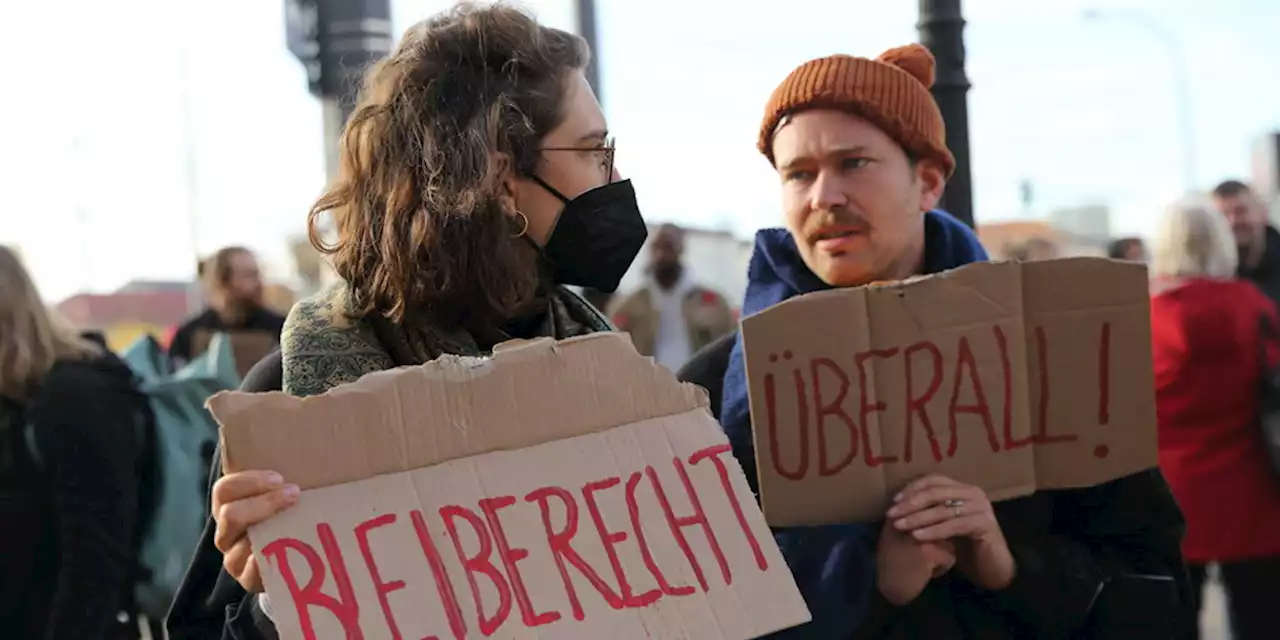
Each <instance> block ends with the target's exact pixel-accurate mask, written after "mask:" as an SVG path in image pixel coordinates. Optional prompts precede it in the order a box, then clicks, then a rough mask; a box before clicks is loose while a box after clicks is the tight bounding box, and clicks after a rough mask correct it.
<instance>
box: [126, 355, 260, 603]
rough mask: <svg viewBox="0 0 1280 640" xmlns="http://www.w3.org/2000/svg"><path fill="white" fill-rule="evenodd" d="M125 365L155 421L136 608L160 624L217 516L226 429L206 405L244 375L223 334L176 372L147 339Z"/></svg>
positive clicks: (146, 436) (150, 429)
mask: <svg viewBox="0 0 1280 640" xmlns="http://www.w3.org/2000/svg"><path fill="white" fill-rule="evenodd" d="M121 359H123V360H124V361H125V363H126V364H128V365H129V367H130V368H131V369H133V371H134V373H135V374H137V376H138V378H139V385H138V386H139V389H140V390H141V391H142V393H143V394H145V395H146V397H147V399H148V401H149V403H150V405H151V410H152V411H151V413H152V414H153V416H154V418H153V419H152V420H150V421H149V422H150V424H149V425H147V426H146V428H145V429H143V431H144V433H140V434H139V435H140V437H141V438H143V442H144V450H145V451H146V452H147V454H148V455H147V456H146V458H145V459H146V460H147V461H148V463H147V464H145V465H144V466H145V468H144V469H143V470H142V478H141V487H142V496H141V499H140V507H141V509H140V510H141V513H143V514H145V517H144V519H143V520H142V522H141V532H140V535H139V539H140V540H141V547H140V549H139V556H138V562H139V568H140V575H139V577H138V580H137V581H136V582H135V584H134V599H135V600H134V602H135V606H136V607H137V608H138V613H141V614H143V615H145V616H147V617H148V618H150V619H152V620H163V619H164V617H165V615H166V614H167V613H168V609H169V604H170V603H171V602H172V600H173V597H174V594H176V593H177V591H178V586H179V585H180V584H181V583H182V578H183V576H184V575H185V574H186V570H187V565H188V564H190V562H191V557H192V555H193V554H194V553H195V550H196V546H197V545H198V544H199V542H200V536H201V534H202V532H203V530H204V525H205V520H206V519H207V518H208V515H209V498H208V487H209V484H208V482H209V467H210V463H211V462H212V459H213V455H214V451H215V450H216V448H217V441H218V425H217V423H216V422H215V421H214V419H213V416H212V415H210V413H209V411H208V410H207V409H205V406H204V403H205V401H206V400H208V399H209V397H210V396H212V395H213V394H215V393H217V392H219V391H224V390H232V389H236V388H237V387H239V386H240V375H239V373H238V372H237V370H236V363H235V356H234V355H233V353H232V350H231V340H230V337H229V336H227V335H226V334H225V333H219V334H217V335H215V336H214V337H213V340H212V341H211V342H210V343H209V347H208V349H206V350H205V352H204V353H203V354H201V355H200V356H198V357H196V358H194V359H193V360H191V361H190V362H188V363H187V364H186V365H185V366H183V367H182V368H180V369H178V370H177V371H174V369H173V364H172V362H171V361H170V359H169V355H168V353H166V352H165V350H164V349H163V348H162V347H161V346H160V345H159V343H157V342H156V340H155V338H152V337H151V336H146V337H143V338H140V339H138V340H137V341H136V342H134V343H133V344H132V345H130V346H129V347H128V348H126V349H125V350H124V353H122V354H121Z"/></svg>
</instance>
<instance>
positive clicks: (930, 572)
mask: <svg viewBox="0 0 1280 640" xmlns="http://www.w3.org/2000/svg"><path fill="white" fill-rule="evenodd" d="M955 563H956V548H955V545H954V544H952V543H951V541H950V540H945V539H944V540H938V541H936V542H920V541H917V540H916V539H914V538H913V537H912V536H911V535H910V534H908V533H904V532H902V531H899V530H898V529H897V528H895V527H894V526H893V521H892V520H885V523H884V530H883V531H881V532H880V543H879V544H878V545H877V546H876V587H877V588H878V589H880V593H881V594H882V595H884V597H885V599H886V600H888V601H889V602H890V603H892V604H894V605H895V606H902V605H905V604H907V603H909V602H911V601H912V600H915V599H916V597H917V596H919V595H920V592H921V591H924V588H925V586H926V585H928V584H929V581H930V580H933V579H934V578H936V577H938V576H941V575H943V574H945V573H946V572H948V571H950V570H951V567H952V566H953V565H955Z"/></svg>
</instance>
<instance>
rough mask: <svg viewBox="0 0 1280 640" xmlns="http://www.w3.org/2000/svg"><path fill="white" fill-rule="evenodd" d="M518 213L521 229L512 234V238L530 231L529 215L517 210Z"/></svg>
mask: <svg viewBox="0 0 1280 640" xmlns="http://www.w3.org/2000/svg"><path fill="white" fill-rule="evenodd" d="M516 215H517V216H520V231H518V232H516V233H514V234H512V235H511V237H512V238H519V237H521V236H523V235H524V234H526V233H528V232H529V216H526V215H525V214H523V213H521V212H520V211H516Z"/></svg>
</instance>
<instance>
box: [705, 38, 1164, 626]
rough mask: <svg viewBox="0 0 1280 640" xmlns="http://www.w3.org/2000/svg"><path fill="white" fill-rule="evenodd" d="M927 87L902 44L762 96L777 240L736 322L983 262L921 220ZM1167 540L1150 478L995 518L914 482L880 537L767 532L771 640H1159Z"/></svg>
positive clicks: (732, 360)
mask: <svg viewBox="0 0 1280 640" xmlns="http://www.w3.org/2000/svg"><path fill="white" fill-rule="evenodd" d="M933 75H934V59H933V56H932V55H930V53H929V51H928V50H927V49H925V48H924V47H922V46H919V45H908V46H905V47H900V48H896V49H892V50H890V51H888V52H886V53H884V54H883V55H881V56H880V57H878V58H875V59H868V58H855V57H851V56H845V55H835V56H830V57H826V58H820V59H817V60H811V61H809V62H806V63H804V64H802V65H800V66H799V67H798V68H796V69H795V70H794V71H792V72H791V74H790V75H789V76H787V78H786V79H785V80H783V82H782V84H781V85H779V86H778V88H777V89H776V90H775V91H774V92H773V95H772V96H771V97H770V99H769V102H768V105H767V106H766V108H765V114H764V119H763V121H762V123H761V126H760V131H759V138H758V143H759V149H760V151H761V152H762V153H763V154H764V155H765V157H766V158H767V159H768V160H769V162H770V163H771V164H772V165H773V166H774V168H775V169H776V170H777V173H778V176H779V179H780V180H781V183H782V205H783V212H784V216H785V221H786V228H785V229H762V230H761V231H760V232H759V233H758V234H757V236H756V244H755V251H754V254H753V255H752V258H751V264H750V268H749V272H748V286H747V293H746V297H745V300H744V302H743V313H744V314H751V313H756V312H759V311H761V310H763V309H766V308H768V307H770V306H772V305H775V304H778V303H780V302H782V301H784V300H786V299H788V298H791V297H795V296H799V295H804V294H806V293H811V292H816V291H821V290H825V289H831V288H834V287H852V286H859V285H864V284H868V283H872V282H875V281H880V280H900V279H904V278H908V277H911V276H914V275H918V274H925V273H936V272H939V271H944V270H947V269H952V268H955V267H959V266H962V265H964V264H968V263H971V262H975V261H983V260H986V259H987V255H986V252H985V251H983V249H982V246H981V245H980V244H979V242H978V239H977V237H976V236H975V235H974V233H973V231H972V230H971V229H969V228H968V227H966V226H965V225H964V224H963V223H960V222H959V221H957V220H956V219H955V218H953V217H952V216H950V215H949V214H947V213H945V212H942V211H938V210H934V207H935V206H936V204H937V202H938V199H939V198H940V197H941V195H942V191H943V188H944V186H945V184H946V179H947V178H948V177H949V176H950V174H951V172H952V171H953V169H954V168H955V160H954V158H953V157H952V155H951V153H950V152H949V151H948V150H947V148H946V143H945V140H946V136H945V128H944V124H943V120H942V115H941V113H940V112H939V110H938V106H937V104H936V103H935V102H934V100H933V97H932V95H931V94H930V92H929V88H930V86H931V85H932V83H933ZM719 348H720V349H727V350H728V352H729V353H728V365H727V369H722V371H723V375H722V377H721V378H720V379H719V380H717V379H716V374H715V372H714V371H711V370H712V369H714V367H707V369H708V372H705V373H704V375H705V376H706V377H707V380H706V381H705V382H706V384H704V386H708V387H709V388H711V389H716V388H721V389H722V393H723V401H722V405H721V406H722V409H721V414H720V416H719V418H720V422H721V424H722V425H723V427H724V429H725V432H726V433H727V434H728V436H729V439H730V442H731V443H732V444H733V449H734V454H735V456H736V457H737V458H738V460H739V462H740V463H741V464H742V466H743V468H744V470H745V471H746V473H747V477H748V478H749V479H750V481H751V482H755V481H756V473H755V469H756V464H755V453H754V448H753V439H752V426H751V416H750V411H749V406H748V401H747V380H746V373H745V361H744V358H743V351H742V344H741V338H740V337H737V338H734V339H733V340H732V341H725V343H724V344H723V345H721V346H720V347H719ZM709 349H710V348H709ZM701 361H708V362H723V361H724V356H723V353H720V354H719V355H717V354H711V353H707V352H704V353H702V354H699V355H698V356H695V358H694V361H693V362H691V363H690V366H689V367H686V370H687V371H688V370H696V369H698V367H699V366H700V365H699V362H701ZM722 366H723V365H722ZM686 379H689V380H691V381H693V382H699V383H702V382H703V381H701V380H697V379H694V377H693V376H689V377H686ZM721 381H722V382H723V386H722V387H720V386H719V385H718V384H717V383H719V382H721ZM753 488H754V486H753ZM1080 505H1088V507H1087V510H1085V509H1086V508H1085V507H1081V506H1080ZM1076 510H1079V511H1076ZM1139 513H1142V514H1143V515H1142V516H1141V518H1140V519H1139V516H1138V514H1139ZM1181 526H1182V521H1181V515H1180V513H1179V511H1178V508H1177V506H1176V505H1175V504H1174V502H1173V500H1172V498H1171V496H1170V495H1169V492H1168V489H1167V487H1166V486H1165V484H1164V481H1163V480H1162V479H1161V478H1160V476H1159V473H1158V472H1152V473H1148V474H1138V475H1136V476H1130V477H1129V478H1125V479H1123V480H1120V481H1117V482H1115V483H1111V484H1109V485H1105V486H1102V487H1096V488H1093V489H1086V490H1082V491H1078V492H1056V493H1055V494H1052V495H1051V494H1037V495H1035V496H1032V497H1029V498H1025V499H1022V500H1018V501H1013V502H1004V503H1001V504H1000V505H999V506H998V507H993V505H992V503H991V502H990V500H989V499H988V498H987V496H986V495H985V493H984V492H983V491H982V489H980V488H978V487H975V486H970V485H967V484H965V483H961V482H957V481H955V480H952V479H950V478H947V477H943V476H940V475H932V476H927V477H924V478H921V479H918V480H916V481H915V482H913V483H911V484H909V485H907V486H906V487H905V488H904V489H903V490H902V492H901V493H900V494H899V496H898V499H897V500H896V501H895V504H894V506H893V507H892V508H890V509H889V511H888V512H887V513H886V514H885V519H884V522H883V524H880V525H862V524H848V525H838V526H824V527H807V528H792V529H785V530H778V531H776V537H777V540H778V544H779V547H780V548H781V549H782V552H783V554H784V555H785V556H786V559H787V564H788V566H789V567H790V568H791V571H792V573H793V575H794V576H795V578H796V582H797V584H798V585H799V586H800V590H801V592H802V593H803V595H804V597H805V600H806V602H807V603H808V605H809V609H810V611H811V612H812V614H813V621H812V622H810V623H808V624H806V625H803V626H800V627H796V628H793V629H790V630H787V631H785V632H782V633H780V634H778V636H777V637H785V638H815V639H818V638H822V639H825V638H851V637H859V638H861V637H867V638H930V639H938V640H947V639H950V638H957V639H959V638H1067V637H1098V636H1096V635H1093V634H1092V633H1091V631H1090V630H1093V629H1098V628H1099V627H1098V626H1097V625H1102V627H1101V628H1105V630H1106V631H1107V632H1108V633H1109V634H1110V633H1113V632H1115V631H1116V629H1117V624H1119V623H1118V622H1116V620H1115V619H1112V618H1111V617H1109V616H1108V614H1107V613H1106V612H1119V611H1123V612H1124V613H1123V615H1122V616H1120V618H1117V619H1123V621H1128V622H1130V623H1131V624H1137V625H1139V626H1142V625H1145V627H1143V632H1142V633H1141V634H1138V635H1136V636H1123V635H1121V636H1114V637H1142V638H1153V637H1164V638H1169V637H1173V636H1172V634H1170V633H1165V634H1164V635H1158V634H1160V633H1161V632H1162V631H1163V632H1167V631H1169V630H1170V626H1169V624H1164V623H1169V622H1170V621H1171V620H1173V619H1174V617H1175V616H1174V613H1172V612H1177V611H1181V610H1185V607H1184V604H1185V603H1183V601H1182V600H1180V598H1181V597H1182V593H1186V588H1185V584H1186V579H1185V570H1184V568H1183V565H1182V563H1181V558H1180V555H1179V539H1180V535H1181V533H1180V531H1181ZM1006 533H1007V535H1006ZM1127 574H1143V577H1144V579H1145V578H1150V577H1152V576H1154V578H1152V581H1151V584H1153V585H1155V587H1153V588H1152V589H1150V590H1148V591H1144V592H1143V593H1155V594H1157V597H1154V598H1149V599H1146V600H1142V601H1137V600H1132V599H1129V600H1126V599H1124V593H1125V589H1126V588H1128V587H1127V586H1126V587H1119V588H1117V587H1115V585H1117V584H1121V583H1122V582H1124V581H1123V580H1122V576H1124V575H1127ZM1125 584H1126V585H1127V584H1128V583H1125ZM1144 584H1145V583H1144ZM1180 589H1181V591H1182V593H1180ZM1117 593H1118V594H1119V595H1116V594H1117ZM1115 598H1120V599H1119V600H1117V599H1115ZM1103 603H1107V604H1110V605H1112V606H1106V607H1104V606H1101V605H1102V604H1103ZM1180 607H1182V608H1181V609H1180ZM1134 621H1136V622H1134ZM1170 624H1172V623H1170ZM1126 628H1128V627H1126ZM1184 628H1185V627H1184ZM1149 634H1157V635H1149ZM1107 637H1112V636H1111V635H1108V636H1107Z"/></svg>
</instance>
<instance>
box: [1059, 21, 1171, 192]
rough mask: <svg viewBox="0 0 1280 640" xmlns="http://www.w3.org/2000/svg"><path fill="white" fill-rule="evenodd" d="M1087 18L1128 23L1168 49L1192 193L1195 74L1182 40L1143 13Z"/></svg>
mask: <svg viewBox="0 0 1280 640" xmlns="http://www.w3.org/2000/svg"><path fill="white" fill-rule="evenodd" d="M1083 15H1084V19H1085V20H1087V21H1090V22H1097V21H1099V20H1113V21H1127V22H1129V23H1130V24H1132V25H1134V26H1137V27H1139V28H1141V29H1144V30H1146V31H1147V33H1149V34H1151V35H1152V36H1154V37H1155V38H1156V39H1157V40H1159V41H1160V43H1161V44H1162V45H1163V46H1164V47H1165V50H1166V53H1167V54H1168V56H1169V64H1170V66H1171V67H1172V68H1173V83H1174V89H1173V90H1174V96H1173V98H1174V99H1173V106H1174V117H1175V118H1176V120H1177V127H1178V138H1179V142H1180V145H1181V147H1182V185H1183V188H1184V189H1186V190H1187V192H1188V193H1191V192H1192V191H1194V190H1195V188H1196V152H1195V144H1196V142H1195V121H1194V120H1193V118H1192V114H1191V73H1190V69H1189V68H1188V67H1187V58H1186V52H1185V50H1184V49H1183V46H1182V41H1181V40H1179V39H1178V36H1177V35H1176V34H1174V33H1173V32H1172V31H1170V30H1169V29H1168V28H1167V27H1165V25H1164V24H1163V23H1161V22H1160V21H1159V20H1156V19H1155V18H1152V17H1151V16H1150V15H1148V14H1146V13H1143V12H1141V11H1123V12H1118V11H1105V12H1104V11H1100V10H1098V9H1088V10H1086V11H1085V12H1084V14H1083Z"/></svg>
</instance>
